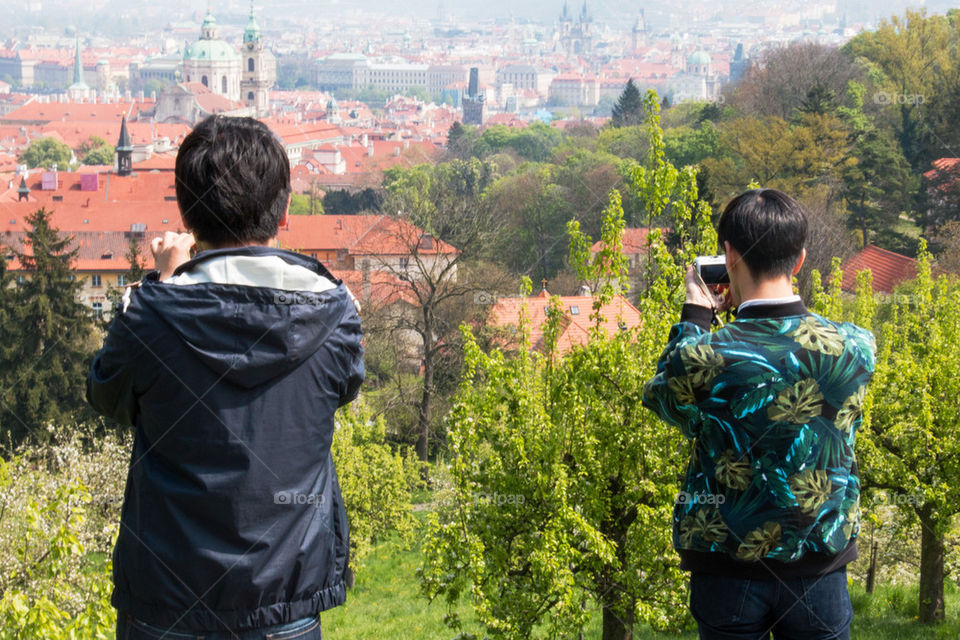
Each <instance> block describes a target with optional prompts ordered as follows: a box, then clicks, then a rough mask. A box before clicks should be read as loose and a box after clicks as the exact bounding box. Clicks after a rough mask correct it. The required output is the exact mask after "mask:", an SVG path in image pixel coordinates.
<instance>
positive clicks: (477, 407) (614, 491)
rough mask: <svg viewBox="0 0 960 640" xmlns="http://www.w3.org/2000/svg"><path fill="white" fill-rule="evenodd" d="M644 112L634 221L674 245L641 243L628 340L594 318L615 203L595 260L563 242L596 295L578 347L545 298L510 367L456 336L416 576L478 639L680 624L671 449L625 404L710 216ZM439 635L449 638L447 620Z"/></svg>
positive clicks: (621, 265) (701, 244)
mask: <svg viewBox="0 0 960 640" xmlns="http://www.w3.org/2000/svg"><path fill="white" fill-rule="evenodd" d="M658 106H659V105H658V102H657V99H656V94H655V93H651V94H650V95H649V96H648V99H647V100H646V101H645V107H646V115H647V121H648V123H649V126H650V128H651V130H652V131H651V136H650V137H651V139H652V140H653V141H654V142H653V143H652V145H651V155H650V159H649V161H648V163H647V164H646V165H645V166H643V167H640V168H638V169H637V171H636V172H635V175H634V177H635V179H636V182H635V184H634V188H635V189H636V190H637V193H638V195H639V197H641V198H642V199H643V201H644V203H645V205H646V206H647V207H648V208H649V209H651V210H653V209H657V210H660V211H664V212H665V215H669V216H671V217H672V222H673V225H674V227H676V228H678V229H682V230H684V231H682V233H683V234H684V235H683V238H684V240H683V242H682V248H681V249H680V250H679V251H678V252H677V253H676V254H671V253H670V252H668V251H667V249H666V248H665V246H664V244H663V241H662V238H661V234H660V232H659V231H654V232H652V233H651V237H652V240H651V242H652V244H651V253H652V254H653V255H654V259H655V260H656V262H657V267H658V268H657V270H656V271H657V273H659V274H660V277H659V278H658V280H657V281H656V282H655V283H654V284H653V286H651V287H649V288H648V289H646V290H645V291H644V292H642V294H641V300H640V303H639V304H640V306H641V312H642V314H643V318H644V325H643V327H642V328H640V329H639V330H637V331H626V330H624V331H621V332H618V333H617V334H616V335H614V336H613V337H608V336H607V335H606V334H605V333H604V331H603V330H602V329H601V328H600V327H601V322H602V320H603V319H602V318H601V315H602V314H601V309H602V308H603V307H604V304H605V302H608V301H610V300H611V299H612V297H613V295H615V294H616V293H618V292H619V291H620V290H621V289H620V286H621V284H622V283H623V282H624V281H625V278H624V277H623V276H624V274H625V268H626V266H625V259H624V257H623V255H622V254H621V249H620V247H621V242H622V233H623V228H624V220H623V212H622V209H621V206H620V194H619V192H618V191H617V190H616V189H614V190H611V191H610V199H609V203H608V206H607V208H606V210H605V215H604V219H603V224H602V226H601V234H600V235H601V240H602V245H603V249H602V250H601V251H600V252H599V253H598V254H597V255H596V256H595V257H594V256H592V255H591V254H592V252H591V251H590V247H591V245H592V242H591V240H590V238H589V237H587V236H585V235H583V234H582V233H581V231H580V229H579V225H578V224H577V223H576V222H571V223H570V225H569V227H568V231H569V238H570V256H571V262H572V263H573V264H574V265H575V268H576V269H577V271H578V275H579V277H580V278H581V279H583V280H591V281H597V282H600V283H601V286H600V287H598V291H597V294H596V296H595V299H594V304H593V311H592V313H591V318H590V325H591V327H592V328H591V329H590V331H589V339H588V343H587V344H586V345H585V346H583V347H579V348H575V349H574V350H573V351H571V352H570V353H568V354H567V355H565V356H560V355H559V353H558V351H557V348H556V342H557V336H558V335H559V333H560V330H561V327H562V323H563V322H564V320H563V317H564V316H563V314H562V313H561V309H560V308H559V301H558V300H557V299H554V301H553V302H552V304H551V307H550V308H551V311H550V312H549V314H548V318H549V319H548V320H547V322H546V324H545V326H544V327H543V344H544V352H543V353H542V354H541V353H540V352H534V353H531V351H530V338H529V335H530V334H529V326H528V325H527V322H526V321H525V320H521V326H520V327H519V334H518V336H519V340H520V347H519V349H518V351H517V353H516V355H515V356H512V357H511V356H508V355H507V354H504V353H502V352H500V351H499V350H494V351H492V352H490V353H484V352H483V351H482V350H481V349H480V347H479V345H478V343H477V341H476V340H475V339H474V338H473V333H472V331H471V330H470V329H469V328H468V327H466V326H465V327H464V328H463V332H464V335H465V352H466V356H465V361H466V362H465V370H464V380H463V383H462V385H461V387H460V391H459V393H458V396H457V398H456V402H455V403H454V406H453V408H452V410H451V413H450V417H449V419H448V422H447V427H448V430H449V441H450V445H451V450H452V452H453V454H454V457H453V460H452V472H453V478H454V499H453V504H452V506H451V508H450V509H448V510H445V511H441V513H439V514H437V516H436V517H434V518H433V519H432V521H431V524H430V533H429V535H428V538H427V543H426V559H425V562H424V566H423V567H422V569H421V572H420V576H421V587H422V590H423V593H424V594H425V595H426V596H427V597H429V598H431V599H433V598H436V597H441V596H442V597H444V598H445V599H446V600H447V602H448V603H451V604H454V603H458V602H459V601H460V598H461V597H462V595H463V594H464V593H465V592H469V593H470V594H471V596H472V600H473V605H474V611H475V612H476V615H477V617H478V618H479V620H480V622H481V623H482V624H483V625H484V627H485V629H486V632H487V633H488V634H489V635H490V636H491V637H497V638H529V637H534V636H536V637H560V636H566V635H570V634H572V633H574V632H576V631H577V630H578V629H582V626H583V624H584V622H585V621H586V618H587V616H588V615H589V611H588V610H587V605H588V604H599V606H600V607H601V609H602V618H603V621H602V626H603V638H604V640H614V639H615V640H626V639H627V638H631V637H633V629H634V627H635V625H639V624H648V625H651V626H653V627H655V628H660V629H664V628H676V627H678V626H679V624H680V621H681V620H682V619H683V618H684V616H685V615H686V611H685V607H684V606H683V604H684V602H685V586H684V582H685V580H684V578H685V576H684V574H683V572H681V571H680V570H679V566H678V561H677V557H676V555H675V553H674V551H673V550H672V548H671V543H670V529H669V527H668V526H667V523H668V522H669V520H670V513H671V511H672V508H673V502H674V499H675V496H676V491H677V482H678V479H679V477H680V474H681V473H682V469H683V467H684V464H685V462H686V460H685V459H684V454H683V452H684V449H685V447H684V445H683V444H682V438H681V437H680V434H679V432H678V431H677V430H675V429H673V428H670V427H668V426H667V425H665V424H664V423H663V422H661V421H660V420H659V419H658V418H657V417H656V416H654V415H653V413H651V412H649V411H646V410H644V409H642V407H641V404H640V398H641V395H642V390H643V385H644V383H645V382H646V380H647V379H648V378H649V377H650V376H652V375H653V373H654V371H655V363H656V360H657V356H658V355H659V353H660V351H661V350H662V348H663V345H662V341H663V338H664V336H665V335H666V334H667V332H668V331H669V328H670V325H671V324H672V322H673V321H674V319H675V317H676V316H677V315H678V314H679V309H680V306H681V303H682V301H683V300H682V297H683V274H684V271H685V268H684V266H683V265H685V264H686V263H688V262H689V261H690V260H692V256H693V255H697V254H699V253H711V252H714V251H716V234H715V233H713V232H712V227H711V225H710V210H709V208H708V207H706V206H705V205H703V204H702V203H700V202H698V201H697V197H696V188H695V184H696V178H695V171H694V170H693V169H689V168H687V169H684V170H682V171H678V170H677V169H676V168H674V167H672V166H671V165H669V163H667V162H666V161H665V159H664V154H663V144H662V136H661V135H660V133H659V132H658V131H656V129H657V128H658V127H659V111H658ZM690 229H692V230H695V232H694V233H692V234H688V232H687V231H686V230H690ZM524 290H525V292H526V293H527V294H529V292H530V290H531V284H530V281H529V280H526V281H525V284H524ZM607 320H608V321H609V320H612V319H609V318H608V319H607ZM448 620H449V622H450V624H451V625H452V626H454V627H457V626H458V625H459V620H458V619H457V618H456V616H453V615H451V616H449V617H448Z"/></svg>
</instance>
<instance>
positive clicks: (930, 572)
mask: <svg viewBox="0 0 960 640" xmlns="http://www.w3.org/2000/svg"><path fill="white" fill-rule="evenodd" d="M931 511H933V509H932V508H931V507H928V506H923V507H922V508H921V509H920V513H919V516H920V530H921V531H920V611H919V613H920V616H919V617H920V622H940V621H942V620H943V619H944V600H943V575H944V574H943V556H944V548H943V534H942V533H939V532H938V531H937V528H936V521H935V519H934V518H933V517H932V514H931Z"/></svg>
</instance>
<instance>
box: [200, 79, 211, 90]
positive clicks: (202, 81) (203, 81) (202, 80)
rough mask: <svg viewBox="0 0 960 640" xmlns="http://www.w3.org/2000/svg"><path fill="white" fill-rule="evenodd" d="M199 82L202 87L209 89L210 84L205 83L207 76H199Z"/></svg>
mask: <svg viewBox="0 0 960 640" xmlns="http://www.w3.org/2000/svg"><path fill="white" fill-rule="evenodd" d="M200 82H201V83H203V86H205V87H209V86H210V83H209V82H208V81H207V76H200Z"/></svg>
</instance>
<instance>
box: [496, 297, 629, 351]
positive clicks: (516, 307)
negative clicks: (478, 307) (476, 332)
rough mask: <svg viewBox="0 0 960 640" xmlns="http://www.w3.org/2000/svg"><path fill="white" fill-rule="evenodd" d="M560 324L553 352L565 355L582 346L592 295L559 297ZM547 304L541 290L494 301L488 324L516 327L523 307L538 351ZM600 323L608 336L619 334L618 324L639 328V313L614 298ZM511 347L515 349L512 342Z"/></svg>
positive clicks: (531, 340) (621, 300) (584, 342)
mask: <svg viewBox="0 0 960 640" xmlns="http://www.w3.org/2000/svg"><path fill="white" fill-rule="evenodd" d="M560 301H561V304H562V309H563V314H564V321H563V325H562V328H561V333H560V336H559V337H558V338H557V350H558V352H559V353H566V352H568V351H570V350H571V349H572V348H573V347H574V346H577V345H583V344H586V342H587V339H588V337H589V329H590V327H592V326H593V320H591V319H590V314H591V313H592V312H593V297H592V296H561V297H560ZM549 304H550V295H549V293H548V292H547V291H541V292H540V294H539V295H537V296H535V297H530V298H498V299H497V301H496V302H495V303H494V305H493V307H492V308H491V309H490V316H489V318H488V322H490V323H491V324H492V325H493V326H498V327H510V326H513V327H516V326H518V324H519V321H520V309H521V308H522V307H523V306H524V305H526V314H527V318H528V319H529V322H530V345H531V349H534V350H542V349H543V348H544V344H543V325H544V323H545V322H546V319H547V307H548V306H549ZM601 312H602V314H603V316H604V321H603V323H602V324H601V327H602V328H603V331H604V333H606V334H607V335H608V336H613V335H615V334H616V333H617V332H618V331H620V330H621V329H620V324H619V323H620V322H621V321H622V322H623V324H624V326H625V327H626V328H628V329H632V328H635V327H637V326H639V325H640V311H639V310H637V308H636V307H634V306H633V305H632V304H630V303H629V302H628V301H627V299H626V298H624V297H623V296H617V297H615V298H614V299H613V300H612V301H611V302H610V303H609V304H607V305H606V306H604V307H603V308H602V309H601ZM512 346H516V343H515V342H514V343H513V344H512Z"/></svg>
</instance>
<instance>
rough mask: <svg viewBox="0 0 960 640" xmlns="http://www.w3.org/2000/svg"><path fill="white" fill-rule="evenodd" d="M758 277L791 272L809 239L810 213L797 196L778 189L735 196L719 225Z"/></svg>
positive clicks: (721, 235)
mask: <svg viewBox="0 0 960 640" xmlns="http://www.w3.org/2000/svg"><path fill="white" fill-rule="evenodd" d="M717 236H718V238H719V240H720V244H721V245H722V244H723V243H724V241H726V242H729V243H730V244H731V245H732V246H733V248H734V249H736V250H737V253H739V254H740V256H741V257H742V258H743V261H744V262H745V263H746V265H747V267H748V268H749V269H750V273H751V275H753V277H754V278H762V277H777V276H783V275H787V276H789V275H791V274H792V273H793V268H794V267H795V266H796V264H797V260H799V259H800V253H801V251H802V250H803V245H804V243H805V242H806V240H807V216H806V214H805V213H804V211H803V207H801V206H800V203H798V202H797V201H796V200H794V199H793V198H791V197H790V196H788V195H787V194H785V193H783V192H782V191H777V190H776V189H753V190H751V191H746V192H744V193H741V194H740V195H739V196H737V197H736V198H734V199H733V200H731V201H730V202H729V203H728V204H727V206H726V208H725V209H724V210H723V213H722V214H721V215H720V222H719V224H718V225H717Z"/></svg>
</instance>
